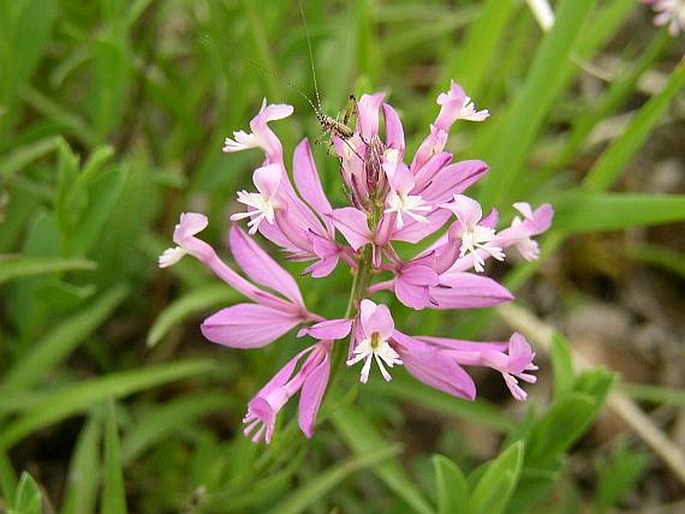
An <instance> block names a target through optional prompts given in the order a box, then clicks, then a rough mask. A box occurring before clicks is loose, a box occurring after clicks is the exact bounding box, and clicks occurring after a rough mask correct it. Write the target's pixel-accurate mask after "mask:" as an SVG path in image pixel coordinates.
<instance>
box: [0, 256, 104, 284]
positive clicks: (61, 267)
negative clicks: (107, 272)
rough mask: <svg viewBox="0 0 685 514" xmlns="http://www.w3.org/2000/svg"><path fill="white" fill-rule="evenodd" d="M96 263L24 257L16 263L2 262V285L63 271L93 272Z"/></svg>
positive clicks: (55, 258) (0, 275)
mask: <svg viewBox="0 0 685 514" xmlns="http://www.w3.org/2000/svg"><path fill="white" fill-rule="evenodd" d="M96 266H97V265H96V263H95V262H93V261H87V260H85V259H63V258H59V257H22V258H20V259H18V260H15V261H10V262H2V267H0V284H2V283H4V282H8V281H10V280H14V279H17V278H24V277H31V276H35V275H45V274H48V273H57V272H61V271H74V270H93V269H95V268H96Z"/></svg>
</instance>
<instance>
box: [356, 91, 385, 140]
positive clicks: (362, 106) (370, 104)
mask: <svg viewBox="0 0 685 514" xmlns="http://www.w3.org/2000/svg"><path fill="white" fill-rule="evenodd" d="M384 98H385V93H376V94H374V95H362V97H361V99H360V100H359V103H358V104H357V112H358V114H359V116H358V118H357V125H358V126H359V127H361V130H360V132H361V134H362V137H363V138H364V139H365V140H366V141H371V138H372V137H373V136H377V135H378V122H379V114H380V113H379V109H380V107H381V105H382V104H383V99H384Z"/></svg>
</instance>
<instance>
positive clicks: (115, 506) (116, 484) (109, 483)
mask: <svg viewBox="0 0 685 514" xmlns="http://www.w3.org/2000/svg"><path fill="white" fill-rule="evenodd" d="M104 478H105V486H104V491H103V494H102V506H101V507H100V512H101V513H102V514H126V512H127V509H126V489H125V487H124V470H123V468H122V465H121V445H120V443H119V429H118V427H117V419H116V413H115V411H114V402H113V401H110V402H109V406H108V409H107V423H106V428H105V477H104Z"/></svg>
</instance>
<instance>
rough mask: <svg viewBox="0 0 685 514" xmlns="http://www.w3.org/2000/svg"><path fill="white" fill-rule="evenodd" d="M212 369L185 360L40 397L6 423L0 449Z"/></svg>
mask: <svg viewBox="0 0 685 514" xmlns="http://www.w3.org/2000/svg"><path fill="white" fill-rule="evenodd" d="M216 370H217V366H216V364H215V363H214V362H213V361H208V360H187V361H182V362H174V363H168V364H160V365H157V366H147V367H144V368H141V369H136V370H133V371H124V372H121V373H111V374H109V375H106V376H104V377H101V378H97V379H93V380H86V381H83V382H79V383H77V384H75V385H71V386H68V387H64V388H62V389H59V390H57V391H55V392H51V393H48V394H45V395H42V396H41V398H40V399H37V400H36V401H35V402H34V403H33V404H32V406H31V408H30V409H29V410H27V411H26V412H25V413H24V414H23V415H22V416H20V417H18V418H17V419H16V420H14V421H13V422H11V423H9V424H8V425H7V426H6V428H5V430H4V431H3V432H2V433H0V449H2V448H10V447H12V446H13V445H14V444H16V443H17V442H18V441H20V440H22V439H23V438H24V437H26V436H27V435H29V434H31V433H33V432H35V431H37V430H39V429H41V428H44V427H46V426H49V425H51V424H53V423H57V422H59V421H62V420H64V419H66V418H68V417H70V416H73V415H75V414H77V413H80V412H83V411H85V410H86V409H88V408H89V407H91V406H92V405H94V404H96V403H98V402H101V401H103V400H105V399H107V398H109V397H112V398H121V397H125V396H128V395H130V394H133V393H137V392H139V391H144V390H146V389H151V388H153V387H156V386H158V385H161V384H165V383H167V382H172V381H174V380H181V379H184V378H188V377H193V376H201V375H206V374H208V373H210V372H212V371H216ZM12 394H13V393H11V392H9V391H6V390H5V391H3V394H0V404H2V398H3V397H4V396H5V395H9V396H11V395H12ZM0 410H2V409H1V408H0Z"/></svg>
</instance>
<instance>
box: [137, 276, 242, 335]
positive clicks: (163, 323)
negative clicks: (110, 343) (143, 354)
mask: <svg viewBox="0 0 685 514" xmlns="http://www.w3.org/2000/svg"><path fill="white" fill-rule="evenodd" d="M239 298H241V296H239V295H238V294H237V293H236V292H235V291H233V290H232V289H229V288H227V287H226V286H225V285H224V284H216V285H211V286H203V287H200V288H198V289H197V290H194V291H191V292H189V293H186V294H184V295H183V296H181V297H180V298H178V299H177V300H175V301H174V302H172V303H171V304H169V305H168V306H167V307H166V308H165V309H164V310H163V311H162V312H161V313H160V314H159V316H158V317H157V319H156V320H155V322H154V323H153V325H152V327H151V328H150V332H149V333H148V335H147V345H148V346H149V347H153V346H155V345H156V344H157V343H159V342H160V341H161V340H162V339H163V338H164V336H165V335H166V334H167V333H168V332H169V330H171V328H172V327H174V326H176V325H179V324H181V322H183V321H185V320H186V319H188V318H189V317H190V316H192V315H194V314H197V313H199V312H206V311H208V310H211V309H213V308H215V307H218V306H226V305H230V304H232V303H234V302H235V301H236V300H237V299H239Z"/></svg>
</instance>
